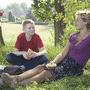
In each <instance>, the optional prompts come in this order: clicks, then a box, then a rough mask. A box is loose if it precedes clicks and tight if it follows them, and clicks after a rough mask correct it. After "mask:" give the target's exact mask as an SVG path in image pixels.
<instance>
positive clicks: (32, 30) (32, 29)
mask: <svg viewBox="0 0 90 90" xmlns="http://www.w3.org/2000/svg"><path fill="white" fill-rule="evenodd" d="M23 31H24V32H25V33H26V34H28V35H30V36H32V35H34V33H35V26H34V25H33V24H32V23H28V24H26V25H25V26H23Z"/></svg>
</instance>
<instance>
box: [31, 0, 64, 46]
mask: <svg viewBox="0 0 90 90" xmlns="http://www.w3.org/2000/svg"><path fill="white" fill-rule="evenodd" d="M32 6H33V13H34V14H35V16H36V17H38V18H40V19H42V20H43V21H47V22H53V23H54V28H55V45H56V44H57V43H58V42H59V41H60V37H61V35H63V29H64V26H65V24H64V22H63V19H64V6H63V5H62V0H34V4H33V5H32Z"/></svg>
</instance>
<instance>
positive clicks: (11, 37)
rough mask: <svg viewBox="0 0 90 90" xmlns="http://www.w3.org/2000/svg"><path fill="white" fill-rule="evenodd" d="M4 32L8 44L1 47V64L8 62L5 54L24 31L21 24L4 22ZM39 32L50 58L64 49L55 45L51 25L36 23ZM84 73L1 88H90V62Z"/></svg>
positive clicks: (36, 89) (0, 88)
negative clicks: (40, 82) (55, 79)
mask: <svg viewBox="0 0 90 90" xmlns="http://www.w3.org/2000/svg"><path fill="white" fill-rule="evenodd" d="M1 26H2V32H3V37H4V41H5V43H6V46H4V47H2V48H0V64H8V63H7V62H6V61H5V55H6V54H7V53H8V52H10V51H12V48H13V46H14V44H15V40H16V38H17V35H18V34H19V33H20V32H22V27H21V25H20V24H10V23H8V24H7V23H2V25H1ZM36 29H37V31H36V32H37V33H38V34H39V35H40V36H41V38H42V39H43V42H44V44H45V47H46V49H47V51H48V57H49V60H52V59H54V57H55V56H56V55H57V54H58V53H59V52H61V51H62V48H61V47H60V46H57V47H54V44H53V43H54V33H53V31H54V30H53V27H52V26H51V25H49V26H46V25H36ZM85 68H86V69H85V71H84V74H83V75H81V76H78V77H76V76H75V77H65V78H63V79H60V80H58V81H46V82H44V83H42V84H37V83H36V82H34V83H33V84H31V85H27V86H17V87H16V88H15V89H11V88H9V87H7V86H3V87H0V90H90V62H88V64H87V65H86V67H85Z"/></svg>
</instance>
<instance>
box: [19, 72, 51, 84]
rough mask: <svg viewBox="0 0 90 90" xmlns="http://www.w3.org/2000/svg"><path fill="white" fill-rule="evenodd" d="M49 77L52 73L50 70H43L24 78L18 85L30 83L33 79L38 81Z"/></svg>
mask: <svg viewBox="0 0 90 90" xmlns="http://www.w3.org/2000/svg"><path fill="white" fill-rule="evenodd" d="M51 78H52V75H51V73H50V71H48V70H44V71H42V72H41V73H39V74H37V75H35V76H33V77H32V78H28V79H26V80H23V81H21V82H19V84H20V85H27V84H31V83H32V82H33V81H36V82H37V83H40V82H42V81H44V80H47V79H51Z"/></svg>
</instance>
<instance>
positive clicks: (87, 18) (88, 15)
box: [76, 9, 90, 29]
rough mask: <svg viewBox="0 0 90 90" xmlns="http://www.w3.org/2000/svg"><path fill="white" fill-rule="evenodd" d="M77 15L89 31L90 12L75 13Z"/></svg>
mask: <svg viewBox="0 0 90 90" xmlns="http://www.w3.org/2000/svg"><path fill="white" fill-rule="evenodd" d="M77 15H80V17H81V19H82V20H83V21H84V22H86V27H87V29H90V10H87V9H85V10H79V11H77V12H76V16H77Z"/></svg>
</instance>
